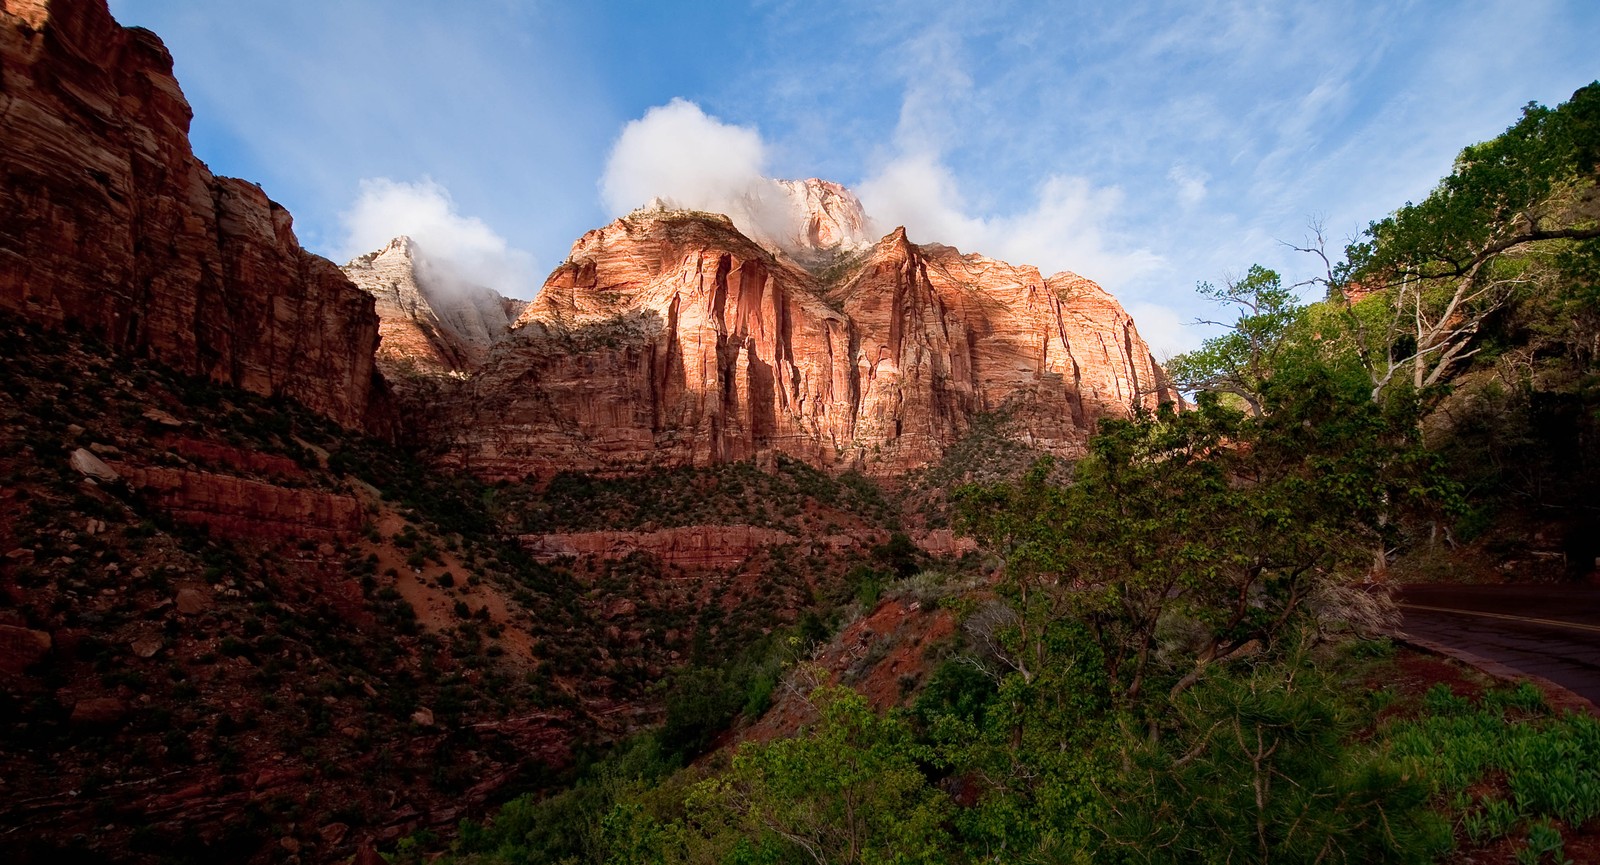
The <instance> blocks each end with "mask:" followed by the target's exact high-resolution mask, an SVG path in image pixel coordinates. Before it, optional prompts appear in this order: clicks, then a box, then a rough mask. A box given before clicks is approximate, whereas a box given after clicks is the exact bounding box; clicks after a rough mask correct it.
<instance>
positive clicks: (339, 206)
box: [111, 0, 1600, 356]
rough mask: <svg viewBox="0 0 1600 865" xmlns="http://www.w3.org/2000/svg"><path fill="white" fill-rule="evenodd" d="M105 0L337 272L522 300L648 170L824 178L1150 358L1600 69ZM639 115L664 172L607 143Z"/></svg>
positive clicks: (1157, 24) (1221, 34) (942, 7)
mask: <svg viewBox="0 0 1600 865" xmlns="http://www.w3.org/2000/svg"><path fill="white" fill-rule="evenodd" d="M111 7H112V11H113V13H114V14H115V15H116V17H117V19H118V20H119V21H121V22H122V23H124V24H128V25H139V26H144V27H148V28H150V29H152V30H154V31H155V32H156V33H158V34H159V35H160V36H161V37H162V38H163V39H164V40H165V41H166V43H167V45H168V47H169V48H170V49H171V51H172V53H173V55H174V58H175V62H176V67H177V74H178V78H179V81H180V82H181V83H182V85H183V88H184V92H185V94H186V95H187V96H188V98H189V101H190V103H191V104H192V105H193V107H194V112H195V120H194V124H193V129H192V136H193V140H194V146H195V151H196V152H197V153H198V154H199V156H200V157H201V158H202V159H204V160H206V161H207V162H208V163H209V164H210V165H211V167H212V169H213V170H214V171H216V172H218V173H221V174H229V175H235V176H240V177H245V178H247V179H250V180H253V181H256V182H259V183H260V184H261V185H262V186H263V187H264V188H265V189H266V190H267V192H268V194H269V195H271V196H272V197H273V198H274V199H276V200H278V201H280V202H282V203H283V204H284V205H285V206H287V207H288V208H289V209H290V211H291V212H293V213H294V215H295V219H296V228H297V231H298V233H299V235H300V238H301V240H302V242H303V243H305V245H306V246H308V247H309V248H311V249H313V250H315V251H317V252H320V253H323V254H325V255H328V256H329V257H331V258H334V259H335V260H338V261H343V260H345V259H347V258H349V257H351V256H352V255H354V254H357V253H359V252H362V251H365V249H364V248H363V247H375V246H376V245H377V244H378V242H380V241H379V240H376V239H375V238H377V237H378V236H379V235H383V234H393V233H399V232H402V231H405V232H410V233H413V234H418V235H419V236H421V237H419V239H421V240H423V241H424V243H425V244H427V243H428V241H429V239H430V238H432V239H433V243H434V245H435V248H450V249H452V250H454V251H455V254H456V255H457V257H458V259H459V260H460V261H461V262H462V263H463V266H464V267H466V268H467V269H468V271H469V275H470V276H472V277H473V278H474V279H476V280H478V281H482V282H486V283H490V284H493V285H495V287H497V288H500V289H501V290H502V291H505V292H506V293H509V294H513V295H517V296H521V297H529V296H531V295H532V294H533V293H534V292H535V291H536V289H537V285H538V284H539V283H540V282H542V279H543V276H544V274H545V273H546V272H548V270H549V269H550V268H552V267H553V266H555V265H556V264H558V263H560V261H561V260H562V258H564V257H565V255H566V252H567V249H568V247H569V246H570V245H571V243H572V241H573V240H575V239H576V238H577V237H578V236H579V235H580V234H582V233H583V232H584V231H586V230H588V229H590V228H593V227H596V226H598V225H601V224H603V223H605V222H606V221H608V220H609V219H610V218H612V217H614V216H616V215H619V214H620V213H621V212H625V211H626V210H627V209H630V208H631V207H632V206H633V205H634V204H642V203H643V199H642V198H641V199H640V200H639V201H635V202H632V204H624V203H623V202H624V201H625V200H626V199H627V198H628V197H630V196H632V197H637V195H636V193H638V191H639V190H640V189H642V188H645V187H646V186H648V185H649V184H650V183H651V182H652V179H651V178H652V175H651V174H650V171H652V170H659V171H665V172H667V174H666V175H664V176H661V178H660V182H661V183H662V184H663V185H667V186H670V185H672V184H674V183H677V184H679V185H680V186H681V185H682V184H684V183H686V182H689V180H688V179H692V178H698V177H702V176H731V175H733V174H737V173H740V172H754V173H760V174H765V175H767V176H774V177H810V176H820V177H824V178H828V179H831V180H836V181H839V182H841V183H844V184H846V185H848V186H851V187H852V188H855V189H857V191H858V192H860V193H861V195H862V199H863V201H864V203H865V204H866V206H867V209H868V211H869V213H871V214H872V215H873V216H874V217H875V218H876V219H877V220H878V221H879V223H880V224H882V225H885V226H886V227H892V226H893V225H894V224H899V223H904V224H906V225H907V226H908V228H909V230H910V234H911V238H912V239H913V240H914V241H917V242H933V241H938V242H944V243H949V244H952V245H955V246H958V247H961V249H962V250H963V251H976V252H983V253H985V254H988V255H992V256H995V257H998V258H1004V259H1007V260H1010V261H1013V262H1015V263H1029V264H1035V265H1039V266H1040V267H1041V269H1042V270H1044V271H1045V272H1046V273H1047V274H1048V273H1051V272H1054V271H1056V270H1062V269H1070V270H1074V271H1076V272H1079V273H1082V274H1084V275H1085V276H1088V277H1091V278H1093V279H1095V280H1097V281H1099V282H1101V283H1102V284H1103V285H1105V287H1106V288H1108V289H1109V290H1110V291H1112V292H1113V293H1114V294H1116V295H1117V296H1118V297H1119V298H1120V299H1122V301H1123V302H1124V304H1125V305H1127V306H1128V307H1129V309H1130V311H1131V312H1133V314H1134V316H1135V319H1136V320H1137V321H1138V323H1139V326H1140V330H1141V332H1143V333H1144V334H1145V336H1146V338H1147V339H1148V340H1149V341H1150V342H1151V343H1152V344H1153V345H1154V346H1155V347H1156V349H1157V354H1158V356H1159V355H1163V354H1165V353H1167V352H1171V351H1175V350H1182V349H1185V348H1188V347H1192V346H1193V345H1194V344H1195V343H1196V342H1197V341H1198V340H1199V339H1200V338H1202V337H1203V336H1204V335H1205V333H1206V331H1204V330H1203V329H1199V328H1193V327H1184V326H1182V322H1184V321H1188V320H1191V319H1193V318H1195V317H1197V316H1211V315H1212V314H1213V313H1212V311H1211V310H1209V309H1207V308H1205V307H1204V306H1203V305H1202V304H1200V303H1199V302H1197V301H1196V300H1195V298H1194V293H1193V288H1194V284H1195V283H1196V282H1198V281H1202V280H1206V281H1212V282H1216V281H1220V280H1221V279H1223V278H1225V277H1226V276H1228V275H1229V274H1240V273H1243V272H1244V270H1245V269H1246V268H1248V266H1249V265H1250V264H1251V263H1253V262H1260V263H1263V264H1266V265H1268V266H1272V267H1277V268H1279V269H1280V270H1282V271H1284V273H1285V275H1286V276H1288V277H1289V278H1290V279H1291V280H1294V279H1299V278H1304V277H1306V276H1310V275H1312V273H1313V272H1314V268H1313V267H1312V265H1313V264H1314V262H1313V261H1311V260H1309V259H1308V258H1306V257H1304V256H1297V255H1295V254H1294V253H1292V252H1290V251H1288V250H1287V249H1286V248H1285V247H1283V246H1282V245H1281V244H1280V243H1279V241H1299V240H1301V239H1302V237H1303V236H1304V235H1305V234H1306V230H1307V225H1308V222H1309V221H1310V220H1311V219H1313V218H1315V219H1319V220H1321V221H1322V222H1323V223H1324V224H1325V226H1326V230H1327V232H1328V234H1329V235H1330V236H1331V237H1332V238H1333V239H1334V241H1335V242H1336V244H1337V245H1338V246H1342V245H1343V241H1344V240H1345V239H1347V238H1348V237H1350V236H1352V235H1354V234H1355V233H1356V232H1358V231H1359V230H1360V229H1361V228H1362V227H1363V226H1364V225H1365V224H1366V223H1367V222H1368V221H1369V220H1372V219H1376V218H1379V217H1381V216H1383V215H1384V214H1386V213H1387V212H1389V211H1391V210H1393V209H1394V208H1396V207H1398V206H1400V205H1401V204H1403V203H1404V202H1406V201H1407V200H1411V199H1416V198H1419V197H1421V196H1422V195H1425V194H1426V193H1427V191H1428V189H1429V188H1431V186H1432V185H1433V184H1434V182H1436V181H1437V179H1438V178H1439V177H1440V176H1442V175H1443V174H1444V173H1445V172H1447V171H1448V170H1449V167H1450V163H1451V160H1452V158H1453V157H1454V156H1455V154H1456V153H1457V152H1458V151H1459V150H1460V148H1461V147H1462V146H1464V145H1466V144H1469V143H1472V142H1474V141H1479V140H1482V139H1485V138H1488V137H1492V136H1493V135H1495V134H1497V133H1498V132H1500V131H1502V130H1503V129H1505V127H1506V126H1508V125H1510V124H1511V123H1513V122H1514V121H1515V120H1516V118H1517V116H1518V111H1519V109H1520V108H1521V106H1522V105H1523V104H1525V103H1526V102H1528V101H1530V100H1533V101H1539V102H1543V103H1546V104H1555V103H1558V102H1561V101H1563V100H1565V99H1566V98H1567V97H1568V96H1570V95H1571V93H1572V91H1574V90H1576V89H1577V88H1578V87H1580V86H1582V85H1583V84H1585V83H1587V82H1589V81H1592V80H1595V79H1596V78H1600V50H1597V48H1596V46H1597V45H1600V3H1594V2H1591V0H1570V2H1562V0H1517V2H1410V3H1406V2H1394V3H1378V2H1349V0H1343V2H1342V0H1323V2H1315V3H1289V2H1265V0H1261V2H1242V0H1239V2H1236V0H1190V2H1170V3H1162V2H1139V0H1127V2H1119V3H1103V2H1093V3H1091V2H1081V3H1073V2H1060V3H1039V2H1011V0H981V2H944V3H913V2H896V0H887V2H875V3H871V4H843V3H828V2H820V0H819V2H799V0H760V2H755V3H751V4H747V5H735V4H724V3H711V2H682V3H661V2H650V3H633V2H626V3H608V2H555V0H537V2H516V0H476V2H474V0H462V2H456V3H449V4H444V3H438V2H420V0H339V2H330V0H271V2H264V0H263V2H257V0H211V2H206V3H189V2H180V0H112V3H111ZM675 100H677V101H675ZM653 109H654V113H652V110H653ZM629 124H633V126H632V127H631V128H633V129H635V130H636V131H637V133H638V136H639V138H640V140H643V141H647V142H649V141H659V142H661V147H662V148H663V150H664V152H666V153H667V154H668V155H669V156H670V157H671V158H670V159H668V160H667V164H666V167H665V168H660V167H657V168H650V167H648V166H647V167H645V168H641V167H640V166H638V165H630V164H623V163H624V162H626V159H625V158H623V156H621V155H619V157H618V158H617V159H612V158H611V157H612V151H613V145H614V144H615V143H616V142H617V140H618V138H619V136H620V135H621V134H622V133H623V131H624V129H627V128H630V126H629ZM630 152H631V151H630ZM619 154H620V151H619ZM706 172H709V175H707V174H706ZM623 176H626V177H628V178H631V180H630V182H628V183H625V184H624V183H621V182H619V181H618V179H617V178H619V177H623ZM686 178H688V179H686ZM608 179H609V181H610V182H609V185H608Z"/></svg>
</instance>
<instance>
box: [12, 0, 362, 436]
mask: <svg viewBox="0 0 1600 865" xmlns="http://www.w3.org/2000/svg"><path fill="white" fill-rule="evenodd" d="M0 76H3V86H0V116H3V117H4V118H5V121H4V123H3V124H0V310H3V311H4V312H5V314H8V315H17V316H21V317H23V318H26V319H30V320H32V321H35V322H38V323H41V324H44V325H47V326H53V327H66V326H71V327H78V328H82V329H83V330H85V331H87V332H88V333H90V334H92V335H93V336H94V337H96V338H97V339H99V340H100V341H102V342H103V343H105V344H106V345H107V346H108V347H110V348H111V349H112V350H114V351H118V352H127V353H132V354H136V355H139V356H144V357H151V358H155V359H157V360H160V361H162V362H163V363H166V364H168V365H170V366H173V367H175V368H177V369H180V370H183V371H185V372H188V373H191V374H196V375H202V376H206V377H209V378H211V379H214V380H216V381H219V382H225V383H229V384H233V385H236V386H239V387H242V388H245V389H247V390H250V391H254V392H256V393H259V394H267V395H282V396H286V397H290V398H293V399H296V400H298V401H300V402H302V403H304V404H305V405H307V406H309V407H310V408H312V409H314V410H316V411H319V412H321V413H323V414H325V415H327V416H328V417H330V418H332V419H334V420H336V421H338V422H340V423H342V424H344V425H346V426H361V425H364V424H367V423H368V422H369V421H374V413H381V411H382V406H381V405H380V404H381V403H382V399H381V396H380V397H375V394H381V393H382V392H383V389H382V382H381V380H380V379H378V378H376V377H375V375H374V364H373V350H374V348H375V347H376V345H377V341H378V319H377V316H376V315H375V314H374V312H373V301H372V299H371V298H370V297H369V296H367V295H366V294H365V293H363V292H361V291H359V290H357V289H356V288H355V287H354V286H352V285H351V284H350V281H349V280H348V279H346V278H345V277H344V275H343V274H342V273H340V272H339V269H338V268H337V267H336V266H334V265H333V263H332V262H329V261H327V260H326V259H323V258H320V257H318V256H315V255H312V254H311V253H309V252H307V251H305V250H304V249H302V248H301V247H300V244H299V242H298V241H297V240H296V238H295V235H294V231H293V228H292V224H291V219H290V217H289V213H288V212H287V211H286V210H284V209H283V208H282V207H281V206H279V205H278V204H276V203H275V202H273V201H271V200H270V199H268V198H267V196H266V193H264V192H262V190H261V189H260V187H258V186H255V185H253V184H251V183H247V182H245V181H242V180H236V179H233V178H227V177H216V176H214V175H213V174H212V173H211V172H210V170H208V169H207V168H206V166H205V165H204V163H202V162H201V161H200V160H198V159H196V158H195V156H194V153H193V152H192V151H191V149H190V146H189V138H188V129H189V121H190V118H191V111H190V109H189V105H188V103H187V102H186V101H185V100H184V97H183V93H182V91H181V90H180V89H179V87H178V83H177V81H176V80H175V79H174V78H173V75H172V57H171V55H169V54H168V53H167V50H166V48H165V47H164V46H163V45H162V43H161V40H160V39H159V38H157V37H156V36H155V35H154V34H152V33H150V32H149V31H146V30H142V29H138V28H131V29H130V28H123V27H121V26H119V25H118V24H117V23H116V22H115V21H114V20H112V17H111V14H110V12H109V11H108V9H107V7H106V4H105V0H70V2H69V0H7V2H5V3H4V4H0Z"/></svg>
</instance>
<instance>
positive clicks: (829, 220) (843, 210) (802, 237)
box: [777, 177, 873, 259]
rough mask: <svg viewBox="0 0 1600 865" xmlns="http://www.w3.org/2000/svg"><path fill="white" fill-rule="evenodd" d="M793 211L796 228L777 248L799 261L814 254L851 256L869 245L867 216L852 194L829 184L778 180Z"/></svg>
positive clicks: (814, 179) (811, 180)
mask: <svg viewBox="0 0 1600 865" xmlns="http://www.w3.org/2000/svg"><path fill="white" fill-rule="evenodd" d="M777 184H778V186H779V187H780V188H781V189H783V191H784V192H786V193H788V196H789V203H790V207H791V208H792V209H793V211H794V222H795V228H794V230H793V232H792V233H791V234H790V235H789V236H788V237H785V238H782V239H780V241H779V244H778V245H779V246H781V247H782V248H783V249H784V250H785V251H786V252H789V253H790V254H792V255H797V256H799V257H800V258H802V259H811V258H815V257H816V254H817V253H820V252H832V251H846V252H853V251H856V250H860V249H865V248H866V247H868V246H871V245H872V240H873V237H872V232H871V231H870V229H869V228H868V221H867V214H866V212H865V211H863V210H862V209H861V201H860V200H859V199H857V198H856V196H855V193H853V192H851V191H850V190H848V189H846V188H844V187H843V186H840V185H839V184H837V183H834V182H832V181H828V180H819V179H817V178H815V177H813V178H810V179H807V180H779V181H777Z"/></svg>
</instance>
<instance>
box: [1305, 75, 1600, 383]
mask: <svg viewBox="0 0 1600 865" xmlns="http://www.w3.org/2000/svg"><path fill="white" fill-rule="evenodd" d="M1597 153H1600V82H1596V83H1593V84H1590V85H1588V86H1586V87H1584V88H1582V89H1581V90H1579V91H1578V92H1576V93H1575V94H1573V96H1572V99H1571V100H1570V101H1568V102H1566V103H1563V104H1562V105H1560V106H1557V107H1556V108H1553V109H1552V108H1546V107H1544V106H1541V105H1537V104H1534V103H1529V105H1528V106H1527V107H1526V108H1524V109H1523V113H1522V119H1521V120H1519V121H1518V122H1517V123H1516V124H1515V125H1513V126H1512V127H1511V128H1509V129H1507V130H1506V132H1505V133H1504V134H1502V135H1500V136H1499V137H1497V138H1494V139H1492V140H1490V141H1486V142H1484V143H1482V144H1477V145H1473V146H1471V147H1468V148H1466V149H1464V150H1462V151H1461V155H1460V156H1458V157H1457V158H1456V162H1455V167H1454V170H1452V171H1451V173H1450V175H1449V176H1448V177H1446V178H1444V180H1442V181H1440V183H1439V185H1438V186H1437V187H1436V188H1435V189H1434V190H1433V192H1432V193H1430V194H1429V195H1428V197H1427V198H1425V199H1423V200H1422V201H1421V202H1419V203H1416V204H1411V203H1408V204H1406V206H1405V207H1402V208H1400V210H1398V211H1397V212H1396V213H1395V214H1394V215H1392V216H1390V217H1388V218H1386V219H1383V220H1380V221H1377V222H1374V223H1372V224H1371V225H1370V226H1368V228H1367V230H1366V232H1365V233H1364V235H1363V237H1362V238H1361V239H1359V240H1358V241H1357V242H1355V243H1352V244H1351V245H1350V246H1349V247H1348V248H1347V249H1346V261H1345V263H1344V264H1343V265H1341V266H1340V267H1339V268H1338V271H1337V272H1336V273H1332V274H1330V277H1331V278H1332V279H1333V281H1334V282H1335V283H1336V284H1338V285H1342V286H1344V288H1345V292H1344V295H1345V296H1346V297H1347V298H1360V299H1361V302H1359V303H1350V304H1348V306H1349V315H1348V316H1347V317H1346V324H1347V326H1348V336H1349V341H1348V345H1349V346H1350V347H1351V348H1352V349H1353V350H1354V352H1355V353H1356V355H1357V356H1358V357H1359V359H1360V361H1361V363H1362V365H1363V366H1364V367H1365V369H1366V370H1367V372H1368V375H1369V376H1370V378H1371V382H1372V395H1373V398H1374V399H1378V398H1380V397H1381V395H1382V394H1383V393H1384V392H1385V391H1386V390H1388V389H1389V388H1390V387H1391V385H1392V384H1393V383H1394V382H1396V381H1403V382H1406V383H1407V384H1408V385H1409V386H1410V387H1411V388H1412V389H1413V390H1416V391H1421V390H1423V389H1424V388H1428V387H1431V386H1433V385H1436V384H1440V383H1442V382H1444V381H1446V380H1447V379H1448V377H1449V375H1450V374H1451V373H1452V372H1453V371H1454V370H1455V369H1456V368H1457V367H1458V365H1459V364H1460V363H1461V362H1462V361H1464V360H1466V359H1467V358H1469V357H1471V356H1472V355H1473V354H1475V353H1476V352H1477V351H1478V348H1477V347H1475V345H1474V340H1475V337H1476V336H1477V335H1478V334H1479V333H1480V331H1481V330H1482V329H1483V327H1484V325H1485V323H1486V322H1487V321H1488V320H1489V318H1490V317H1491V316H1492V315H1494V314H1495V313H1496V312H1498V311H1499V310H1501V309H1502V308H1504V307H1505V306H1506V305H1507V304H1508V303H1509V302H1510V301H1511V300H1512V299H1513V298H1514V297H1516V296H1517V294H1518V293H1519V292H1522V291H1526V290H1529V289H1531V288H1533V287H1536V286H1539V285H1540V284H1541V283H1542V282H1543V281H1544V280H1545V279H1546V278H1547V276H1548V275H1549V273H1550V271H1549V270H1548V269H1545V268H1541V267H1538V266H1537V265H1538V261H1537V259H1536V258H1530V257H1529V253H1531V252H1535V251H1538V250H1539V249H1541V248H1543V247H1552V246H1553V248H1554V249H1555V250H1556V251H1558V252H1559V251H1560V250H1563V249H1567V248H1570V246H1571V245H1572V244H1573V243H1574V242H1581V241H1584V240H1590V239H1594V238H1600V189H1597V186H1596V181H1597V180H1600V172H1597V166H1600V163H1597V156H1596V154H1597Z"/></svg>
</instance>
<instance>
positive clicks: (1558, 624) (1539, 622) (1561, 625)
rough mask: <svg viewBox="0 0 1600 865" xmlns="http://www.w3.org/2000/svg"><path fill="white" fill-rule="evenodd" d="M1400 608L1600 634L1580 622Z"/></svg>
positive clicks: (1410, 606)
mask: <svg viewBox="0 0 1600 865" xmlns="http://www.w3.org/2000/svg"><path fill="white" fill-rule="evenodd" d="M1400 606H1401V607H1402V608H1404V609H1407V610H1425V611H1427V612H1430V613H1455V614H1456V615H1461V616H1482V617H1484V618H1485V619H1505V620H1506V621H1508V622H1525V623H1527V624H1530V625H1549V626H1551V627H1555V628H1573V629H1575V630H1579V631H1590V632H1592V633H1596V634H1600V625H1585V624H1582V623H1579V622H1566V621H1562V620H1561V619H1536V618H1533V617H1532V616H1511V615H1507V614H1505V613H1486V612H1483V611H1482V610H1461V609H1456V608H1454V607H1425V606H1423V605H1422V604H1407V603H1401V604H1400Z"/></svg>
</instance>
